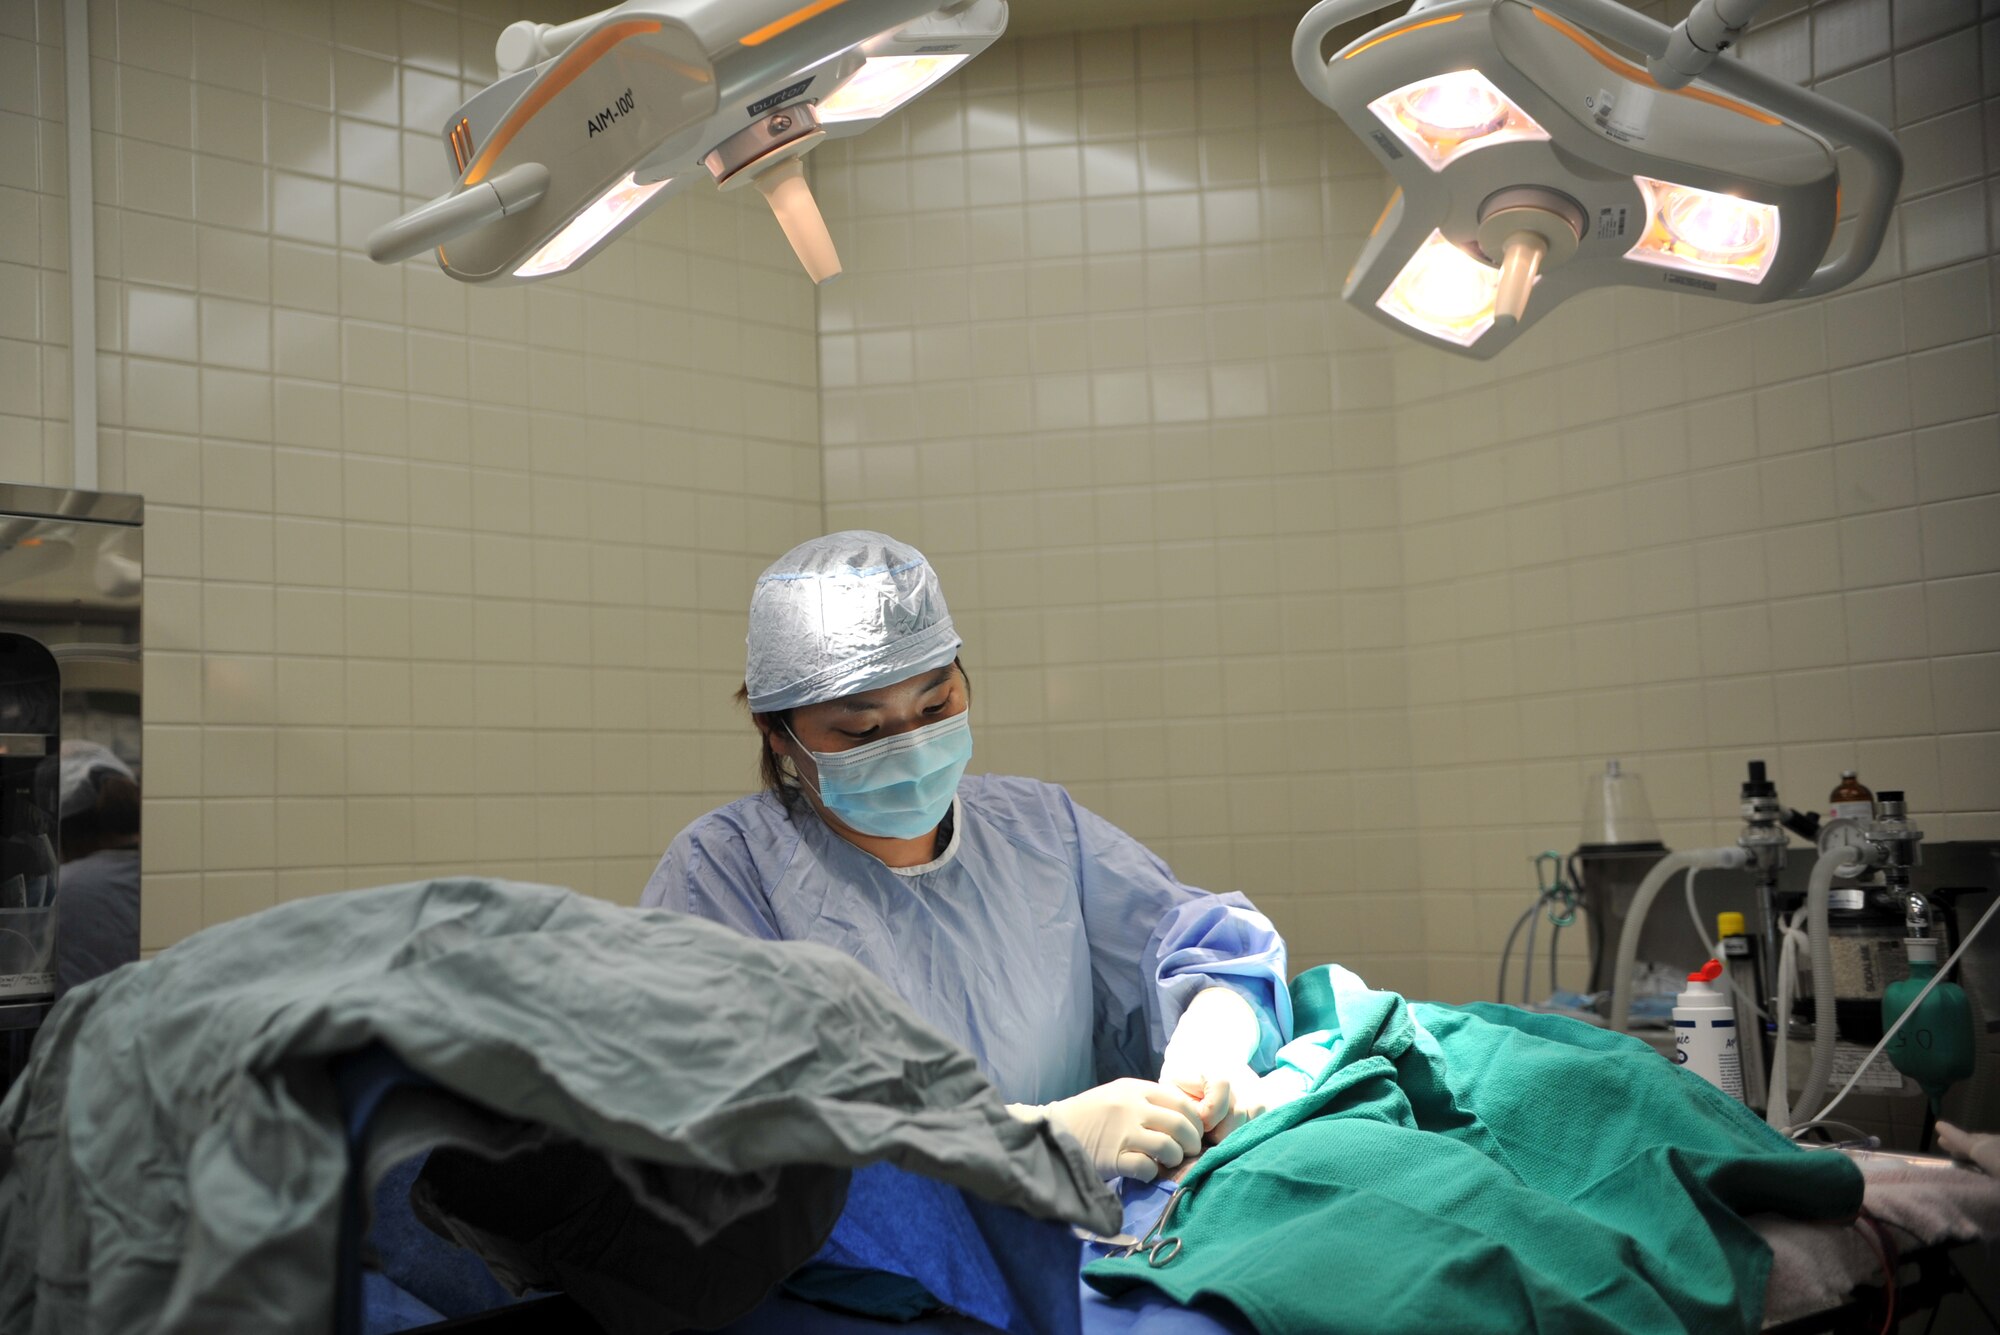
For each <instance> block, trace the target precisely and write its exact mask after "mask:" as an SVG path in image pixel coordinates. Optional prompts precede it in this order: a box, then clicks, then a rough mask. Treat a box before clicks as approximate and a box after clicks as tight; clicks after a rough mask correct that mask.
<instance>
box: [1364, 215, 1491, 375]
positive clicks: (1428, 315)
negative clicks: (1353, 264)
mask: <svg viewBox="0 0 2000 1335" xmlns="http://www.w3.org/2000/svg"><path fill="white" fill-rule="evenodd" d="M1499 291H1500V273H1499V271H1498V270H1496V269H1493V268H1490V267H1488V266H1487V265H1484V264H1481V263H1480V262H1479V261H1478V260H1475V259H1473V258H1472V257H1471V256H1470V255H1468V254H1466V253H1465V252H1464V251H1462V250H1460V249H1459V248H1458V247H1457V246H1454V245H1453V244H1451V242H1449V241H1447V240H1445V239H1444V234H1443V233H1442V232H1432V233H1431V234H1430V236H1429V238H1428V239H1426V240H1425V242H1424V243H1423V245H1421V246H1419V247H1417V253H1416V254H1414V255H1412V256H1411V257H1410V262H1409V263H1408V264H1405V265H1404V266H1403V267H1402V270H1401V271H1400V272H1399V273H1397V275H1396V277H1395V278H1394V280H1392V281H1391V282H1390V284H1389V288H1388V290H1387V291H1385V292H1384V293H1383V294H1382V295H1381V297H1380V298H1378V299H1377V300H1376V302H1375V305H1376V306H1377V307H1378V308H1379V309H1381V310H1383V311H1385V312H1387V313H1388V314H1389V315H1391V316H1394V317H1395V318H1396V319H1398V320H1401V321H1402V322H1403V323H1404V324H1406V325H1408V326H1410V327H1411V328H1412V329H1420V330H1422V331H1423V332H1424V333H1427V334H1429V335H1431V336H1432V337H1434V338H1442V339H1447V340H1449V341H1450V342H1453V343H1456V344H1458V345H1459V346H1460V347H1469V346H1471V344H1472V342H1473V341H1474V340H1475V339H1477V338H1478V337H1479V336H1480V335H1481V334H1483V333H1485V332H1486V331H1487V330H1488V329H1490V328H1492V326H1493V309H1494V302H1495V298H1496V297H1497V296H1498V295H1499Z"/></svg>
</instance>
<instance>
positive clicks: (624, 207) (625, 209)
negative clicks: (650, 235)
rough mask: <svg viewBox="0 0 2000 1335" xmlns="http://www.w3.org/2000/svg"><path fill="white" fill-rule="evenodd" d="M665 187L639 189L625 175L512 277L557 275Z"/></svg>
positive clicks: (658, 183) (659, 183) (657, 183)
mask: <svg viewBox="0 0 2000 1335" xmlns="http://www.w3.org/2000/svg"><path fill="white" fill-rule="evenodd" d="M665 184H667V183H666V182H665V181H654V182H652V183H651V184H650V185H640V184H638V183H637V182H636V181H634V180H633V179H632V173H630V172H627V173H625V179H624V180H622V181H620V182H619V183H618V184H617V185H614V186H612V187H611V188H610V189H609V190H607V191H605V192H604V193H603V194H601V195H599V196H598V197H597V198H596V199H594V200H592V201H591V202H590V203H588V204H586V205H584V209H583V212H582V213H579V214H577V215H576V217H575V218H574V219H572V220H571V221H570V224H569V226H567V227H565V228H563V229H562V231H560V232H557V233H556V238H555V240H553V241H551V242H549V244H547V245H546V246H543V247H542V248H541V249H540V250H538V251H536V252H535V253H534V255H533V257H532V258H530V259H529V260H528V262H527V263H526V264H524V265H522V266H521V267H520V268H518V269H516V270H514V276H515V277H516V278H540V277H542V276H543V275H545V274H552V273H561V272H562V271H563V270H564V269H567V268H569V267H570V266H571V265H572V264H575V263H576V262H577V261H578V260H580V259H582V258H583V257H584V256H585V255H587V254H589V253H590V250H591V248H592V247H593V246H595V245H596V244H597V243H598V242H599V241H602V240H603V239H604V238H605V237H606V236H608V235H610V234H611V233H612V232H613V231H615V230H616V229H617V227H618V225H619V224H620V223H622V222H624V221H625V219H626V218H627V217H628V216H630V215H631V213H632V211H633V210H635V209H637V208H638V207H639V206H640V205H641V204H644V203H645V202H646V201H647V200H649V199H651V198H652V197H653V194H654V192H656V191H657V190H659V189H660V187H662V186H664V185H665Z"/></svg>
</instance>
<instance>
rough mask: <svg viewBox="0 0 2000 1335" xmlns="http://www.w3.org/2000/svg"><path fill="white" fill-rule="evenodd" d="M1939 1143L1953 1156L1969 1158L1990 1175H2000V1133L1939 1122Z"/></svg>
mask: <svg viewBox="0 0 2000 1335" xmlns="http://www.w3.org/2000/svg"><path fill="white" fill-rule="evenodd" d="M1937 1143H1938V1148H1939V1149H1941V1150H1943V1151H1944V1152H1945V1153H1946V1154H1949V1155H1950V1156H1951V1157H1952V1158H1954V1159H1966V1160H1969V1161H1971V1162H1973V1163H1976V1164H1978V1165H1979V1166H1980V1167H1981V1168H1983V1169H1985V1170H1986V1171H1987V1173H1989V1174H1990V1175H1992V1176H1994V1177H2000V1135H1993V1134H1990V1133H1986V1132H1975V1131H1961V1130H1959V1129H1958V1128H1957V1127H1955V1126H1953V1125H1952V1124H1951V1123H1950V1122H1939V1123H1938V1124H1937Z"/></svg>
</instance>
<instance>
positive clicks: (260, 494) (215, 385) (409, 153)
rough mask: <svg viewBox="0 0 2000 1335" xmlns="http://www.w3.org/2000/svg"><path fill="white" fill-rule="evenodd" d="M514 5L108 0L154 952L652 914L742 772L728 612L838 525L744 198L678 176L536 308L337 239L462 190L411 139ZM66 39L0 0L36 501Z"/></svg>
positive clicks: (15, 302)
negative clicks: (479, 899)
mask: <svg viewBox="0 0 2000 1335" xmlns="http://www.w3.org/2000/svg"><path fill="white" fill-rule="evenodd" d="M579 8H580V7H579ZM517 16H518V15H516V14H515V13H514V6H511V5H505V4H500V3H483V2H482V0H468V2H467V3H465V4H464V5H451V4H426V3H417V2H416V0H402V2H400V3H392V2H390V0H339V2H338V3H332V2H331V0H317V3H315V2H314V0H282V3H279V2H276V0H274V3H271V4H268V5H259V4H244V3H240V2H239V0H216V2H215V3H208V4H197V5H195V6H193V7H192V8H190V7H189V6H188V5H187V4H174V3H167V2H166V0H106V2H105V3H100V4H96V5H94V6H93V7H92V15H91V17H92V41H93V46H94V50H93V60H92V66H93V68H92V83H93V89H92V91H93V94H94V98H95V104H96V106H95V112H94V124H95V129H96V134H95V156H96V166H97V181H96V186H97V199H98V203H99V207H98V210H97V229H98V265H99V273H100V275H101V282H100V284H99V297H100V300H99V310H100V316H99V333H100V341H101V346H102V349H103V355H102V356H101V358H100V367H101V374H102V385H103V388H102V393H101V396H100V397H101V402H102V417H103V424H104V433H103V463H104V485H105V486H106V487H107V488H112V489H118V488H126V489H130V490H133V491H138V492H143V493H144V494H145V496H146V500H147V516H146V565H147V571H146V573H147V581H146V627H145V635H146V653H147V658H146V692H147V698H146V721H147V725H148V726H147V729H146V775H145V778H146V793H147V798H146V810H145V848H144V856H145V866H146V893H145V923H144V936H145V943H146V945H147V946H148V947H157V946H160V945H163V944H166V943H169V942H171V941H173V940H176V939H178V938H180V937H181V936H184V935H186V934H187V933H188V932H190V931H192V930H194V929H196V928H197V927H199V926H201V925H203V924H204V923H209V922H215V921H218V920H221V919H225V918H229V917H233V916H236V915H238V914H241V913H244V912H248V911H250V910H253V909H256V908H259V907H262V906H265V905H268V904H271V903H273V902H274V901H276V900H279V899H284V898H289V897H292V896H295V895H301V894H307V893H313V892H316V891H321V890H326V889H334V888H341V887H348V886H358V885H371V884H378V883H382V882H388V881H393V880H398V879H404V878H407V877H410V876H414V875H423V874H427V873H431V872H439V871H461V870H468V869H470V870H480V871H488V872H493V873H496V874H504V875H513V876H522V877H531V878H538V879H543V880H549V881H554V882H558V883H561V884H566V885H572V886H576V887H578V888H580V889H583V890H589V891H594V892H597V893H600V894H603V895H606V896H608V897H611V898H614V899H620V900H630V901H636V899H637V896H638V892H639V890H640V888H641V887H642V886H643V884H644V881H645V877H646V874H647V872H648V871H650V869H651V866H652V863H653V861H654V860H655V859H656V858H657V857H658V855H659V852H660V850H661V849H662V848H663V847H664V846H665V843H666V841H667V840H668V839H669V838H670V837H671V836H672V834H673V833H674V831H675V830H677V829H678V828H679V827H680V825H681V824H683V823H684V822H685V821H686V820H688V819H690V818H691V817H692V816H693V815H695V814H697V813H698V812H700V811H702V810H705V809H707V808H708V807H710V806H712V805H714V804H716V803H718V802H720V801H722V800H725V799H727V798H729V797H733V796H736V795H738V794H740V793H742V792H743V791H745V790H746V789H747V788H748V787H749V786H750V785H751V784H752V783H753V782H754V745H753V743H752V741H751V740H750V738H749V734H748V729H747V725H746V724H745V723H744V721H743V720H742V719H741V718H740V717H739V716H737V715H736V714H735V713H734V710H733V708H732V706H731V704H730V701H729V694H730V692H731V691H732V690H733V689H734V688H735V686H736V684H737V683H738V682H740V680H741V679H742V634H743V615H744V607H745V606H746V602H747V590H748V588H749V586H750V581H751V579H752V578H753V577H754V575H755V573H756V571H757V570H758V569H760V568H761V566H762V563H763V562H764V561H766V560H768V558H769V555H770V554H771V553H772V552H775V551H781V550H783V549H784V548H785V547H787V546H789V545H790V544H791V543H793V542H795V541H798V540H799V539H800V538H802V537H804V536H806V535H808V534H810V533H811V532H814V531H817V529H818V528H819V524H820V519H821V510H820V498H819V488H820V467H819V452H818V436H819V425H818V404H817V399H816V397H815V374H816V372H815V349H814V340H813V333H812V322H813V296H812V289H811V286H810V284H809V283H808V282H807V280H806V279H805V278H804V276H803V275H802V274H801V273H800V271H799V269H798V266H797V264H796V263H795V262H794V260H793V259H792V257H791V254H790V252H789V251H788V250H787V249H786V247H785V245H784V242H783V239H782V237H781V236H780V235H779V234H778V232H777V229H776V227H775V226H774V225H773V224H772V223H771V221H770V219H769V218H768V216H760V214H761V209H762V206H761V203H760V202H759V201H756V200H749V201H728V200H722V199H718V198H717V197H716V196H714V195H713V194H703V193H700V192H696V193H691V194H690V195H688V196H685V197H683V198H681V199H678V200H676V201H674V202H673V204H672V205H670V206H669V207H668V208H666V209H663V210H662V211H661V212H660V213H659V214H658V215H656V216H655V217H654V218H653V219H651V220H649V221H648V222H647V223H645V224H642V225H641V227H640V229H639V231H638V233H637V235H636V237H635V238H634V239H632V240H630V241H627V242H624V243H621V244H620V245H619V246H617V247H615V248H614V249H612V250H610V251H608V252H607V253H606V254H605V255H604V256H603V257H602V258H600V259H598V260H596V261H595V262H594V263H592V264H591V265H590V266H588V267H587V268H586V269H585V270H584V271H582V272H581V273H580V274H579V275H578V276H577V277H575V278H574V279H559V280H554V281H550V282H545V283H542V284H539V285H536V286H534V287H532V288H514V289H485V288H479V289H474V288H469V287H466V286H463V285H461V284H458V283H456V282H453V281H452V280H450V279H447V278H445V277H444V276H443V275H442V274H440V273H439V272H438V271H437V270H436V268H435V266H434V265H432V264H431V263H429V262H428V261H427V260H416V261H412V262H410V263H409V264H407V265H403V266H400V267H394V268H384V267H381V266H378V265H375V264H373V263H371V262H370V261H369V260H368V259H367V258H366V256H365V255H364V254H362V253H361V251H360V247H361V245H362V243H363V241H364V239H365V237H366V236H367V234H368V232H369V230H370V229H371V228H373V227H374V226H375V225H376V224H377V223H379V222H381V221H383V220H385V219H386V218H388V217H391V216H393V215H394V214H395V213H396V212H397V211H399V210H400V209H401V208H402V207H405V206H407V205H410V204H414V203H416V202H419V201H420V200H421V199H423V198H427V197H429V196H430V195H431V194H434V193H436V192H437V191H439V190H441V189H443V188H444V187H445V185H446V184H447V183H448V182H447V179H446V176H445V172H444V168H443V164H444V153H443V151H442V149H441V147H440V146H439V143H438V141H437V139H436V137H435V130H436V127H438V126H439V125H441V124H442V123H443V121H444V118H445V117H446V115H447V114H448V113H449V112H450V111H452V110H453V109H454V108H455V107H456V106H457V105H458V102H459V101H460V100H461V99H462V95H464V94H465V93H467V92H468V91H470V90H473V89H476V88H478V87H481V86H484V84H485V83H486V82H488V81H490V79H491V77H492V74H493V71H492V50H493V39H494V36H495V34H496V33H497V32H498V30H499V27H500V25H501V24H503V23H504V22H506V21H508V20H509V19H512V18H514V17H517ZM538 16H539V17H547V16H548V15H547V14H546V11H545V9H544V10H543V11H538ZM59 17H60V5H59V4H56V3H54V0H41V2H40V3H37V4H28V3H22V2H20V0H15V2H13V3H7V4H0V187H4V190H0V260H4V261H5V264H3V265H0V321H5V324H4V325H0V412H4V413H5V414H7V415H6V416H0V460H4V465H0V472H4V474H5V476H7V477H8V478H10V479H13V480H24V481H42V480H47V481H51V482H63V481H67V474H66V472H65V469H66V453H65V451H66V432H65V431H64V430H63V426H62V423H61V419H62V418H63V417H65V416H66V413H67V390H66V388H65V387H64V384H63V382H64V379H65V376H64V372H65V369H66V360H65V357H66V343H67V331H66V329H65V328H64V327H63V324H64V321H63V314H64V311H65V309H66V305H65V303H66V300H67V297H66V292H67V288H66V284H67V277H68V276H67V273H66V272H65V270H66V257H65V253H64V251H65V240H66V233H65V230H64V224H63V208H64V203H63V191H64V186H63V175H62V153H63V139H62V135H63V126H62V123H61V122H62V105H63V103H62V52H61V26H60V21H59ZM752 210H755V211H752ZM38 220H39V221H38ZM23 227H25V228H26V232H25V235H24V234H23V232H22V230H21V229H22V228H23ZM38 227H39V231H37V228H38ZM38 291H39V293H40V294H41V298H42V300H41V302H40V304H39V306H37V304H36V302H35V301H34V300H33V294H35V293H37V292H38ZM38 309H39V311H40V322H39V324H35V323H31V322H32V321H34V319H35V315H34V313H35V312H36V311H37V310H38ZM37 356H39V357H40V358H41V362H42V374H41V376H40V381H41V385H40V392H39V394H38V393H37V388H38V386H37V378H36V376H35V375H34V374H33V366H34V361H35V359H36V357H37ZM45 419H46V420H45ZM45 455H50V456H53V457H54V458H55V460H56V461H55V462H51V463H49V464H47V465H44V464H43V462H42V460H43V458H44V456H45Z"/></svg>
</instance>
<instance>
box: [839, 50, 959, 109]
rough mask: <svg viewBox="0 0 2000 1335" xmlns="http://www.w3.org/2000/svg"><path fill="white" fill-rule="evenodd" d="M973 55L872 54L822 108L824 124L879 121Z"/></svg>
mask: <svg viewBox="0 0 2000 1335" xmlns="http://www.w3.org/2000/svg"><path fill="white" fill-rule="evenodd" d="M969 59H971V57H970V56H966V55H963V54H960V55H949V56H947V55H928V56H870V57H869V58H868V59H867V60H866V61H864V62H862V66H861V68H860V69H859V70H857V71H856V72H855V73H854V76H853V77H852V78H850V79H848V81H847V82H846V83H844V84H842V85H840V87H839V88H838V89H836V90H835V91H834V93H833V95H832V96H831V97H829V98H827V99H826V100H825V101H823V102H821V103H820V104H819V107H818V111H819V119H820V124H822V125H842V124H845V123H846V122H848V121H858V120H878V119H880V118H881V117H883V116H886V115H888V114H889V113H890V112H892V111H894V110H895V109H896V108H897V107H900V106H902V105H903V103H905V102H907V101H909V100H910V99H911V98H913V97H915V96H916V95H917V94H918V93H921V92H923V91H924V89H926V88H928V87H930V86H931V85H932V84H934V83H936V82H937V81H938V80H939V79H942V78H944V76H945V75H947V74H949V73H951V72H952V71H953V70H955V69H957V68H958V67H959V66H960V65H962V64H964V63H965V62H966V61H967V60H969Z"/></svg>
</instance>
